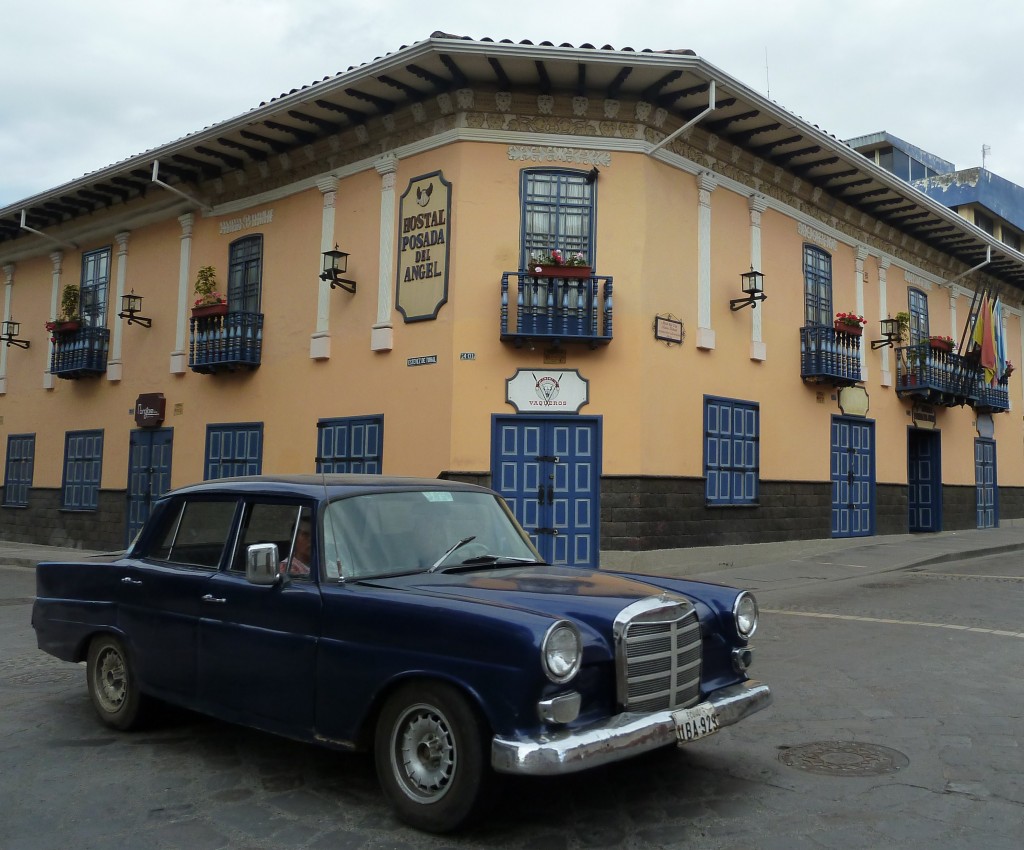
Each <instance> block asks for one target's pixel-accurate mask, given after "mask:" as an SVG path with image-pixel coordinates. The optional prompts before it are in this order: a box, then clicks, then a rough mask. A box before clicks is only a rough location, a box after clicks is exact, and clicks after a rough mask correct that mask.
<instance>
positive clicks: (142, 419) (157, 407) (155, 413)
mask: <svg viewBox="0 0 1024 850" xmlns="http://www.w3.org/2000/svg"><path fill="white" fill-rule="evenodd" d="M166 410H167V400H166V399H165V398H164V394H163V393H142V394H141V395H140V396H139V397H138V398H137V399H135V424H136V425H138V426H139V427H140V428H159V427H160V425H161V424H162V423H163V421H164V412H165V411H166Z"/></svg>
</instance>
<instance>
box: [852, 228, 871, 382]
mask: <svg viewBox="0 0 1024 850" xmlns="http://www.w3.org/2000/svg"><path fill="white" fill-rule="evenodd" d="M867 258H868V249H867V247H866V246H864V245H858V246H857V257H856V259H855V260H854V273H853V285H854V291H855V292H856V300H857V308H856V309H857V315H858V316H863V315H864V284H865V283H866V282H867V272H866V271H865V270H864V261H865V260H866V259H867ZM867 347H868V341H867V338H866V337H865V336H864V333H863V331H862V332H861V338H860V377H861V380H862V381H864V382H865V383H867V380H868V361H867V354H866V352H865V351H864V349H865V348H867Z"/></svg>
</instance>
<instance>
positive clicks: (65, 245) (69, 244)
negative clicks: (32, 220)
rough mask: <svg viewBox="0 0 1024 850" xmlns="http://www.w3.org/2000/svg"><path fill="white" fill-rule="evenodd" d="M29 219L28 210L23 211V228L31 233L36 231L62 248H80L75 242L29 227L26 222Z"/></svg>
mask: <svg viewBox="0 0 1024 850" xmlns="http://www.w3.org/2000/svg"><path fill="white" fill-rule="evenodd" d="M27 221H28V210H22V211H21V229H22V230H27V231H28V232H29V233H34V234H35V235H36V236H42V237H43V239H46V240H47V241H49V242H53V244H54V245H60V246H61V248H71V249H72V250H74V251H77V250H78V246H77V245H76V244H75V243H74V242H65V241H64V240H62V239H57V238H55V237H53V236H50V234H48V233H43V231H41V230H36V229H35V228H34V227H29V226H28V224H27V223H26V222H27Z"/></svg>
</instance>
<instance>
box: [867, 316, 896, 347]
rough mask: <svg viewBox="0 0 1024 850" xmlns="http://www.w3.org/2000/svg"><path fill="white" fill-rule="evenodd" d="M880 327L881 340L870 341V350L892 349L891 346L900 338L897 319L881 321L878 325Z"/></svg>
mask: <svg viewBox="0 0 1024 850" xmlns="http://www.w3.org/2000/svg"><path fill="white" fill-rule="evenodd" d="M879 324H881V326H882V337H883V338H882V339H873V340H871V350H872V351H874V349H876V348H885V347H886V346H889V347H890V348H891V347H892V344H893V343H894V342H896V341H897V340H898V339H899V338H900V323H899V320H898V319H882V321H881V322H880V323H879Z"/></svg>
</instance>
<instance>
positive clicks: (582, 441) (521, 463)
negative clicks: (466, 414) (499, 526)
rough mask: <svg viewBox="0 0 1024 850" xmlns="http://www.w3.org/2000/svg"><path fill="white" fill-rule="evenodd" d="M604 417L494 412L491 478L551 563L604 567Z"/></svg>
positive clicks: (539, 549)
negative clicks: (601, 550) (601, 560)
mask: <svg viewBox="0 0 1024 850" xmlns="http://www.w3.org/2000/svg"><path fill="white" fill-rule="evenodd" d="M600 424H601V423H600V419H598V418H594V417H581V416H566V417H550V418H548V417H544V418H538V417H533V416H507V417H495V420H494V431H493V440H492V448H491V478H492V481H493V483H494V489H495V490H497V491H498V492H499V493H501V495H502V496H503V497H504V498H505V500H506V501H507V502H508V504H509V507H511V508H512V511H513V513H514V514H515V516H516V519H517V520H519V523H520V524H521V525H522V526H523V528H525V529H526V531H527V533H528V534H529V535H530V539H531V540H533V543H534V545H535V546H536V547H537V550H538V551H539V552H540V553H541V555H542V556H543V557H544V559H545V560H546V561H547V562H548V563H551V564H560V565H565V566H591V567H597V566H599V563H598V562H599V547H600V478H601V448H600V446H601V439H600V436H601V431H600Z"/></svg>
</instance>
